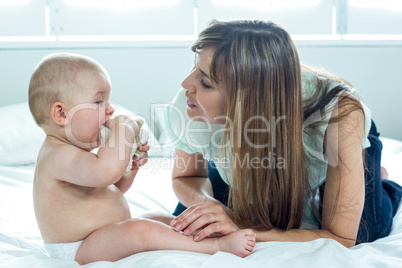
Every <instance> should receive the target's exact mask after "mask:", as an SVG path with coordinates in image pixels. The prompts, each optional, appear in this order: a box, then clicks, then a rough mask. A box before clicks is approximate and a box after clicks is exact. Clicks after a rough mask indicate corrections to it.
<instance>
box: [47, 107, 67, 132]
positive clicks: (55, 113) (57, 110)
mask: <svg viewBox="0 0 402 268" xmlns="http://www.w3.org/2000/svg"><path fill="white" fill-rule="evenodd" d="M50 113H51V116H52V119H53V122H55V123H56V124H58V125H59V126H65V125H66V124H67V123H68V119H67V106H66V105H65V104H64V103H62V102H55V103H53V105H52V108H51V109H50Z"/></svg>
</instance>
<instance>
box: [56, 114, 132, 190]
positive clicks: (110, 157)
mask: <svg viewBox="0 0 402 268" xmlns="http://www.w3.org/2000/svg"><path fill="white" fill-rule="evenodd" d="M107 125H108V127H109V128H110V130H111V132H110V138H109V139H108V140H107V142H106V143H105V145H104V146H102V147H101V148H100V149H99V150H98V154H93V153H91V152H88V151H86V150H83V149H80V148H77V147H74V146H71V145H68V146H66V147H65V150H61V149H58V150H57V151H58V152H57V153H54V155H53V157H50V158H49V159H51V160H50V162H54V164H53V165H56V166H58V167H59V172H58V174H57V175H55V177H57V178H58V179H60V180H63V181H67V182H70V183H72V184H76V185H81V186H86V187H106V186H109V185H111V184H114V183H116V182H118V181H119V180H120V179H121V177H122V176H123V173H124V171H125V169H126V167H127V165H128V163H129V161H131V157H130V154H131V150H132V146H133V143H134V141H135V137H136V135H138V132H139V128H138V125H137V123H136V122H135V121H134V120H131V119H129V118H128V117H126V116H118V117H116V118H113V119H111V120H109V122H108V124H107ZM57 159H59V160H57ZM60 159H62V160H63V161H60Z"/></svg>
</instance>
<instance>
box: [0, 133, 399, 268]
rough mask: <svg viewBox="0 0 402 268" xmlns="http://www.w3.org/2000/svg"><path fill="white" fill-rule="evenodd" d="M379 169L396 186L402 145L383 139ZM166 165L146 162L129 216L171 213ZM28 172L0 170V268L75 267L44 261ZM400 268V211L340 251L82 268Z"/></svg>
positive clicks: (167, 255) (267, 251) (152, 259)
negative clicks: (376, 233) (367, 239)
mask: <svg viewBox="0 0 402 268" xmlns="http://www.w3.org/2000/svg"><path fill="white" fill-rule="evenodd" d="M383 142H384V156H383V163H382V164H383V165H384V166H385V167H386V168H387V170H388V172H389V175H390V179H393V180H395V181H398V182H399V183H402V167H401V163H402V142H399V141H395V140H391V139H383ZM172 164H173V163H172V159H169V158H150V160H149V162H148V164H147V165H146V166H145V167H144V168H143V169H142V170H141V171H140V172H139V173H138V175H137V178H136V180H135V182H134V184H133V186H132V187H131V189H130V191H129V192H128V193H127V194H126V198H127V200H128V202H129V205H130V209H131V212H132V214H133V215H135V214H137V213H141V212H144V211H148V210H158V211H165V212H169V213H170V212H171V211H173V209H174V207H175V205H176V203H177V199H176V197H175V195H174V194H173V192H172V190H171V183H170V175H171V169H172ZM33 170H34V166H18V167H9V166H0V211H1V213H0V230H1V232H0V267H41V268H42V267H76V266H77V267H78V266H79V265H78V264H77V263H76V262H73V261H62V260H54V259H51V258H50V257H48V255H47V253H46V251H45V249H44V245H43V241H42V239H41V237H40V233H39V229H38V227H37V224H36V220H35V215H34V211H33V205H32V177H33ZM225 266H229V267H402V206H400V207H399V210H398V213H397V215H396V216H395V218H394V225H393V228H392V230H391V234H390V235H389V236H388V237H386V238H383V239H379V240H377V241H375V242H373V243H366V244H361V245H358V246H355V247H352V248H351V249H346V248H345V247H343V246H341V245H340V244H339V243H337V242H335V241H333V240H330V239H318V240H315V241H311V242H303V243H301V242H264V243H257V245H256V247H255V250H254V253H253V254H251V255H250V256H248V257H246V258H243V259H242V258H239V257H236V256H234V255H231V254H228V253H224V252H218V253H217V254H215V255H212V256H211V255H206V254H200V253H192V252H185V251H153V252H144V253H139V254H135V255H132V256H130V257H127V258H125V259H123V260H120V261H117V262H114V263H112V262H96V263H91V264H88V265H86V266H85V267H164V268H166V267H208V268H210V267H220V268H222V267H225Z"/></svg>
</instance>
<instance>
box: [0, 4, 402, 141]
mask: <svg viewBox="0 0 402 268" xmlns="http://www.w3.org/2000/svg"><path fill="white" fill-rule="evenodd" d="M148 2H149V1H148ZM178 2H179V4H178V5H177V6H173V7H172V6H171V7H157V8H155V7H153V8H150V7H149V8H147V9H143V10H142V11H141V12H139V11H138V10H135V9H133V10H128V11H125V12H126V13H124V15H122V13H119V12H121V11H115V10H100V9H99V8H98V9H94V8H87V10H86V11H85V12H83V11H82V10H79V9H80V8H81V9H82V7H72V6H68V5H66V4H64V2H63V1H61V0H60V1H56V0H47V1H46V0H32V1H31V2H30V4H29V5H28V6H20V7H19V6H1V5H0V106H4V105H7V104H12V103H18V102H22V101H27V91H28V83H29V78H30V75H31V72H32V70H33V68H34V67H35V66H36V64H37V63H38V62H39V61H40V60H41V59H42V57H43V56H45V55H47V54H49V53H54V52H61V51H64V52H74V53H81V54H85V55H88V56H91V57H93V58H95V59H96V60H98V61H99V62H100V63H101V64H102V65H104V66H105V67H106V69H107V70H108V71H109V74H110V76H111V79H112V82H113V95H112V101H114V102H116V103H118V104H121V105H124V106H126V107H128V108H130V109H132V110H133V111H135V112H138V113H140V114H141V115H143V116H144V117H146V118H147V119H148V120H149V117H150V114H151V111H150V105H151V104H158V103H167V102H168V101H170V100H171V99H172V98H173V96H174V95H175V93H176V91H177V90H178V89H179V87H180V83H181V81H182V79H183V78H184V77H185V76H186V74H187V72H188V70H189V69H190V67H191V65H192V63H193V55H192V53H190V51H189V49H188V47H189V46H190V44H191V41H192V40H194V38H195V36H196V32H199V31H200V30H202V29H203V28H204V26H205V24H206V22H207V21H208V20H210V19H211V18H218V19H227V18H237V17H243V18H262V19H273V20H274V21H276V22H280V23H281V24H282V25H284V27H285V28H287V29H288V30H289V31H290V32H291V34H297V35H299V36H295V39H307V41H302V40H296V45H297V47H298V49H299V54H300V58H301V60H302V61H303V62H304V63H306V64H310V65H314V66H318V67H323V68H326V69H327V70H329V71H332V72H334V73H335V74H338V75H339V76H342V77H343V78H345V79H347V80H349V81H350V82H351V83H352V84H354V85H355V87H356V88H357V89H358V90H359V91H360V92H361V94H362V96H363V99H364V101H365V102H366V104H367V105H368V106H369V108H370V109H371V111H372V116H373V118H374V120H375V121H376V123H377V126H378V127H379V130H380V132H381V134H382V135H385V136H388V137H392V138H397V139H400V140H402V119H401V116H402V109H401V106H402V105H401V101H402V86H401V85H400V84H401V83H400V82H399V77H400V76H402V71H401V67H400V62H401V61H402V37H401V34H402V10H400V11H398V10H390V9H386V8H383V9H380V8H375V9H373V8H371V9H368V8H358V7H355V6H349V5H347V1H346V0H334V1H332V0H322V1H321V2H320V4H319V5H317V6H314V7H298V8H288V9H278V10H264V9H261V8H260V9H258V8H257V9H256V8H245V7H234V8H229V7H227V6H222V5H220V6H219V5H216V4H214V2H213V0H198V1H195V0H194V1H193V0H181V1H178ZM44 7H47V8H48V10H49V20H50V24H49V25H48V26H46V23H45V24H44V23H43V22H44V21H45V20H44V18H43V17H44V16H45V15H46V12H43V10H44ZM345 8H346V10H349V11H350V12H349V16H348V15H347V14H346V15H345V13H342V12H343V11H344V9H345ZM334 10H335V11H336V12H335V13H334V12H333V11H334ZM78 11H79V12H78ZM163 11H165V12H163ZM341 11H342V12H341ZM127 12H128V13H127ZM130 12H131V13H130ZM91 14H92V17H93V18H94V20H95V22H96V23H95V24H94V23H87V24H85V22H86V20H90V18H91ZM164 14H165V15H166V16H168V18H166V17H163V16H164ZM334 14H338V15H336V17H335V15H334ZM350 14H352V15H353V16H350ZM19 16H24V17H27V16H28V17H29V16H30V17H29V18H30V19H29V20H28V21H29V23H26V20H25V22H24V21H22V20H18V19H16V18H18V17H19ZM74 16H75V17H74ZM113 16H114V17H113ZM359 16H360V17H359ZM103 17H105V18H107V20H106V22H105V24H104V25H101V21H102V20H101V18H103ZM120 17H123V18H124V19H122V18H120ZM131 17H132V18H131ZM170 18H174V20H172V21H168V20H169V19H170ZM334 18H336V20H334ZM358 18H361V20H360V23H359V19H358ZM74 19H77V21H79V22H80V24H79V25H81V26H82V27H77V24H74V21H75V20H74ZM362 22H363V23H362ZM384 22H385V23H386V24H387V25H383V27H382V28H381V27H380V26H381V23H384ZM94 25H98V27H94ZM181 25H182V26H183V27H181ZM379 25H380V26H379ZM30 26H32V29H29V27H30ZM104 26H105V27H104ZM106 26H107V27H106ZM386 26H387V27H386ZM44 27H47V28H46V29H44ZM80 29H82V31H81V32H80ZM91 29H92V30H91ZM102 29H103V30H102ZM161 29H162V30H163V29H164V30H163V31H162V30H161ZM348 29H349V33H353V34H356V33H362V34H369V33H373V34H381V33H386V34H392V36H391V37H381V36H380V37H379V39H382V40H380V41H370V40H369V39H370V37H368V38H366V39H365V38H363V40H351V41H348V40H318V41H314V40H312V39H316V38H317V37H318V39H320V38H321V37H322V38H321V39H328V38H329V39H341V38H342V36H341V35H340V34H345V35H343V38H344V39H346V38H347V37H348V36H347V33H348ZM370 29H373V30H372V31H370ZM381 29H384V31H383V32H382V31H381ZM91 32H92V33H93V35H95V39H96V38H98V41H82V40H81V41H80V40H79V39H80V38H82V37H83V38H85V37H86V35H88V34H90V33H91ZM114 32H116V34H117V35H119V36H114V38H115V39H114V41H99V40H101V39H102V38H103V37H102V36H99V35H102V34H106V35H109V36H108V37H110V36H112V38H113V33H114ZM161 34H164V35H163V36H160V35H161ZM306 34H315V35H318V36H315V37H309V36H307V35H306ZM120 35H127V36H128V38H129V40H128V41H127V40H126V41H118V38H120ZM143 35H146V36H143ZM300 35H301V36H300ZM30 36H34V38H33V39H34V40H36V39H38V38H37V37H39V40H42V41H29V38H25V39H26V40H25V39H24V37H30ZM320 36H321V37H320ZM10 38H11V39H10ZM13 38H14V39H13ZM18 38H22V39H18ZM35 38H36V39H35ZM41 38H42V39H41ZM57 38H58V39H59V40H58V41H57V40H56V39H57ZM62 38H65V41H62ZM66 38H67V39H68V38H70V39H71V40H73V41H66ZM74 38H75V39H76V40H74ZM126 38H127V37H126ZM130 38H131V39H130ZM359 38H360V39H361V37H359ZM359 38H358V39H359ZM376 38H378V36H377V37H376ZM390 38H393V39H397V40H393V41H392V40H386V39H390ZM20 40H25V41H20Z"/></svg>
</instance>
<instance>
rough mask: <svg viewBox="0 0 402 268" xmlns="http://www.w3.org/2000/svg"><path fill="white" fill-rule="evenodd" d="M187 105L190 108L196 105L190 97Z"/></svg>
mask: <svg viewBox="0 0 402 268" xmlns="http://www.w3.org/2000/svg"><path fill="white" fill-rule="evenodd" d="M187 106H188V107H189V108H190V109H193V108H194V107H195V105H194V103H193V102H192V101H191V100H190V99H189V98H187Z"/></svg>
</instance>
